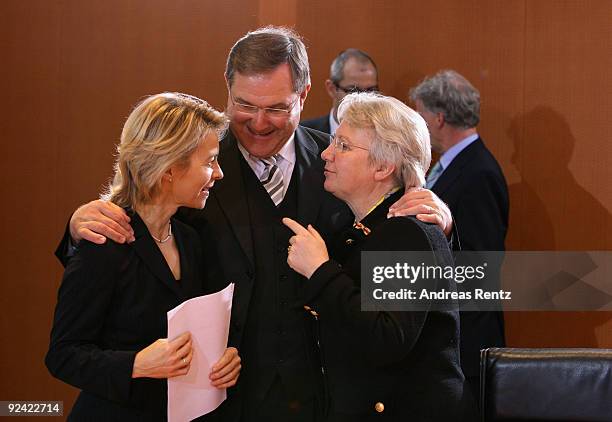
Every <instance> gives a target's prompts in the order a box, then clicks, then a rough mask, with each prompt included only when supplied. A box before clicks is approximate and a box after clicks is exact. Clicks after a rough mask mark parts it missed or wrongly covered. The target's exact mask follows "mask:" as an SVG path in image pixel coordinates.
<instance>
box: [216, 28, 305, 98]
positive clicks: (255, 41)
mask: <svg viewBox="0 0 612 422" xmlns="http://www.w3.org/2000/svg"><path fill="white" fill-rule="evenodd" d="M285 63H287V64H288V65H289V68H290V69H291V76H292V79H293V90H294V91H295V92H297V93H302V92H303V91H304V90H305V89H306V86H307V85H309V84H310V66H309V64H308V54H307V53H306V46H304V43H303V42H302V39H301V37H300V36H299V35H298V34H297V33H296V32H294V31H292V30H291V29H289V28H284V27H280V26H266V27H263V28H259V29H256V30H255V31H251V32H248V33H247V34H246V35H245V36H244V37H242V38H240V39H239V40H238V41H236V44H234V46H233V47H232V49H231V50H230V52H229V55H228V56H227V63H226V66H225V79H227V81H228V83H229V85H230V87H231V86H232V83H233V81H234V75H235V74H236V73H240V74H241V75H247V76H251V75H256V74H260V73H268V72H271V71H273V70H274V69H276V68H277V67H278V66H280V65H282V64H285Z"/></svg>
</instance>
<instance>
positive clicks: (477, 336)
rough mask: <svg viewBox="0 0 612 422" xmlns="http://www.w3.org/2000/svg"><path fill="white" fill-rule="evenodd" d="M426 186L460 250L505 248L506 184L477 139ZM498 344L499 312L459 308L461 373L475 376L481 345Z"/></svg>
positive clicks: (500, 333) (501, 327)
mask: <svg viewBox="0 0 612 422" xmlns="http://www.w3.org/2000/svg"><path fill="white" fill-rule="evenodd" d="M431 190H432V191H433V192H434V193H435V194H436V195H438V196H439V197H440V199H442V200H443V201H444V202H446V203H447V204H448V206H449V208H450V210H451V212H452V214H453V217H454V221H455V226H456V228H457V232H458V234H459V242H460V245H461V249H462V250H465V251H503V250H504V249H505V248H504V240H505V238H506V231H507V229H508V209H509V199H508V187H507V185H506V180H505V178H504V175H503V173H502V170H501V168H500V166H499V164H498V163H497V161H496V160H495V157H493V155H492V154H491V152H489V150H488V149H487V148H486V147H485V145H484V143H483V142H482V139H480V138H479V139H477V140H476V141H474V142H473V143H471V144H470V145H468V146H467V147H466V148H465V149H464V150H463V151H461V152H460V153H459V154H458V155H457V156H456V157H455V158H454V160H453V161H452V162H451V164H450V165H449V166H448V168H446V169H445V170H444V172H443V173H442V174H441V175H440V177H439V178H438V180H437V181H436V183H435V184H434V185H433V187H432V189H431ZM504 344H505V339H504V321H503V314H502V313H501V312H462V313H461V359H462V366H463V370H464V372H465V374H466V376H468V377H476V376H478V374H479V359H480V349H481V348H486V347H494V346H503V345H504Z"/></svg>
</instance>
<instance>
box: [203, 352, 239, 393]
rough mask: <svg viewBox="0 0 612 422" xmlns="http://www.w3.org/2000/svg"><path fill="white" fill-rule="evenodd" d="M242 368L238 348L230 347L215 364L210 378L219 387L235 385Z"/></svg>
mask: <svg viewBox="0 0 612 422" xmlns="http://www.w3.org/2000/svg"><path fill="white" fill-rule="evenodd" d="M241 368H242V365H241V364H240V356H238V350H236V348H235V347H228V348H227V349H225V352H224V353H223V356H221V359H219V361H218V362H217V363H215V364H214V365H213V367H212V371H211V372H210V375H209V376H208V378H210V381H211V384H212V385H213V386H215V387H217V388H228V387H233V386H234V385H236V381H238V375H240V369H241Z"/></svg>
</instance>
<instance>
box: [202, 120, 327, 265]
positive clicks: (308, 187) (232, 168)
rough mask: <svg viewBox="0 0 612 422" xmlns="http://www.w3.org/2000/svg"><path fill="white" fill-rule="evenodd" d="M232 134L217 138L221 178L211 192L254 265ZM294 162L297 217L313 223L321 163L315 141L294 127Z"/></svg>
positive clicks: (320, 184) (320, 188) (238, 155)
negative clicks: (222, 171) (219, 147)
mask: <svg viewBox="0 0 612 422" xmlns="http://www.w3.org/2000/svg"><path fill="white" fill-rule="evenodd" d="M237 142H238V141H237V139H236V137H235V136H234V135H233V134H232V132H231V131H228V132H227V135H226V136H225V138H224V139H223V141H221V152H220V162H221V165H222V167H223V170H224V172H225V178H224V179H223V180H222V181H221V182H219V184H218V185H216V186H215V189H214V190H212V191H211V192H212V195H213V196H214V197H215V198H216V200H217V201H218V204H219V207H220V208H221V210H222V211H223V213H224V214H225V216H226V217H227V219H228V220H229V222H230V225H231V227H232V230H233V231H234V234H235V236H236V238H237V239H238V242H239V243H240V246H241V247H242V250H243V251H244V252H245V254H246V256H247V257H248V259H249V261H250V263H251V265H252V266H253V265H254V262H255V258H254V248H253V239H252V234H251V220H250V216H249V213H248V212H247V210H248V204H247V199H246V195H245V194H244V193H245V191H246V188H245V185H244V179H243V177H242V166H241V162H240V160H243V159H244V158H243V157H242V154H241V153H240V151H239V149H238V144H237ZM295 152H296V154H295V155H296V163H295V166H294V168H293V173H292V176H291V177H292V178H294V177H295V178H297V180H296V181H295V182H296V183H297V187H298V203H297V209H298V216H297V217H298V220H299V222H300V223H301V224H314V222H315V220H316V217H317V215H318V212H319V207H320V204H321V197H322V195H323V181H324V176H323V163H322V161H321V159H320V157H319V148H318V145H317V143H316V142H315V141H314V140H313V139H312V137H311V136H310V135H309V134H308V133H307V131H306V130H305V129H303V128H301V127H299V126H298V128H297V130H296V132H295Z"/></svg>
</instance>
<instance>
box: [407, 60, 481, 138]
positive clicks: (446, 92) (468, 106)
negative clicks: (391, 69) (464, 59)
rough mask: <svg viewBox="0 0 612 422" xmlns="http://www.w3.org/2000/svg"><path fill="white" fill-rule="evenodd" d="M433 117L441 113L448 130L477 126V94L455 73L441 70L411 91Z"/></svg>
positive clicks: (414, 97)
mask: <svg viewBox="0 0 612 422" xmlns="http://www.w3.org/2000/svg"><path fill="white" fill-rule="evenodd" d="M410 98H411V99H412V101H417V100H421V102H422V103H423V105H424V106H425V108H426V109H427V110H429V111H431V112H432V113H442V115H443V116H444V121H445V122H446V123H448V124H450V125H451V126H455V127H458V128H463V129H468V128H473V127H476V126H478V123H479V122H480V92H478V90H477V89H476V88H474V86H473V85H472V84H471V83H470V81H468V80H467V79H465V78H464V77H463V76H461V75H460V74H459V73H457V72H455V71H454V70H442V71H440V72H438V73H436V74H435V75H434V76H431V77H429V78H425V80H423V82H421V83H420V84H419V85H418V86H416V87H414V88H412V89H411V90H410Z"/></svg>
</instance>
